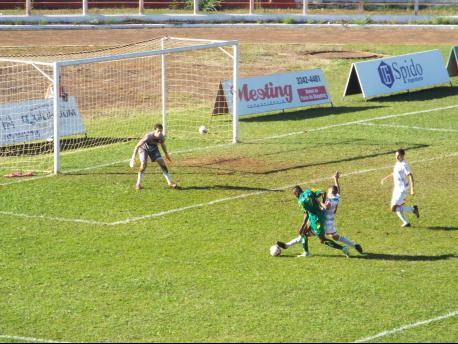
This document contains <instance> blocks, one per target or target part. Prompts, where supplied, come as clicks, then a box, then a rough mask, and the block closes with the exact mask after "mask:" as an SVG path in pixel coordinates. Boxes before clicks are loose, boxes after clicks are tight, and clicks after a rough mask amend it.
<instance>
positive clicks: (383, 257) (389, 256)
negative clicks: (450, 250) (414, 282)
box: [351, 252, 457, 262]
mask: <svg viewBox="0 0 458 344" xmlns="http://www.w3.org/2000/svg"><path fill="white" fill-rule="evenodd" d="M351 258H355V259H371V260H372V259H376V260H394V261H396V260H403V261H410V262H418V261H436V260H447V259H450V258H457V256H456V255H455V254H441V255H439V256H425V255H416V256H413V255H405V254H400V255H396V254H384V253H370V252H367V253H365V254H363V255H360V256H352V257H351Z"/></svg>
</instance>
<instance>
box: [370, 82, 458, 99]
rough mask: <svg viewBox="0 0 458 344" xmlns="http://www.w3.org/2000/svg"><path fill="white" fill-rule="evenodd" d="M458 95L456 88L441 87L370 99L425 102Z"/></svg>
mask: <svg viewBox="0 0 458 344" xmlns="http://www.w3.org/2000/svg"><path fill="white" fill-rule="evenodd" d="M456 95H458V87H450V86H441V87H435V88H428V89H424V90H418V91H415V90H412V91H410V92H404V93H400V94H393V95H388V96H383V97H375V98H370V99H369V100H374V101H377V102H380V103H384V102H410V101H425V100H433V99H441V98H447V97H450V96H456Z"/></svg>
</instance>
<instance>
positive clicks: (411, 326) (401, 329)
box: [353, 310, 458, 343]
mask: <svg viewBox="0 0 458 344" xmlns="http://www.w3.org/2000/svg"><path fill="white" fill-rule="evenodd" d="M456 315H458V310H455V311H453V312H450V313H447V314H444V315H441V316H438V317H436V318H432V319H429V320H422V321H418V322H416V323H413V324H409V325H404V326H401V327H399V328H395V329H393V330H389V331H383V332H380V333H378V334H376V335H374V336H370V337H366V338H362V339H358V340H355V341H354V342H353V343H365V342H368V341H371V340H373V339H376V338H380V337H384V336H387V335H389V334H392V333H396V332H401V331H404V330H408V329H410V328H414V327H418V326H421V325H426V324H429V323H432V322H434V321H439V320H442V319H446V318H450V317H454V316H456Z"/></svg>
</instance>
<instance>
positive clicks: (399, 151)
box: [396, 148, 406, 155]
mask: <svg viewBox="0 0 458 344" xmlns="http://www.w3.org/2000/svg"><path fill="white" fill-rule="evenodd" d="M396 153H398V154H399V155H406V151H405V150H404V149H403V148H399V149H398V150H397V151H396Z"/></svg>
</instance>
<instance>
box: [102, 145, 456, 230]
mask: <svg viewBox="0 0 458 344" xmlns="http://www.w3.org/2000/svg"><path fill="white" fill-rule="evenodd" d="M456 156H458V152H454V153H451V154H448V155H442V156H439V157H435V158H429V159H423V160H416V161H411V164H414V163H422V162H429V161H434V160H441V159H447V158H451V157H456ZM391 168H393V165H388V166H383V167H378V168H370V169H364V170H356V171H351V172H348V173H343V174H342V177H349V176H353V175H358V174H364V173H370V172H375V171H380V170H385V169H391ZM329 179H332V177H321V178H317V179H312V180H308V181H302V182H298V183H295V184H290V185H286V186H280V187H276V188H271V189H270V190H263V191H256V192H251V193H245V194H241V195H237V196H233V197H226V198H220V199H216V200H213V201H210V202H207V203H199V204H193V205H189V206H185V207H181V208H175V209H170V210H165V211H161V212H159V213H154V214H148V215H143V216H137V217H132V218H128V219H125V220H121V221H115V222H111V223H110V224H109V225H110V226H117V225H122V224H128V223H131V222H136V221H140V220H146V219H150V218H156V217H162V216H165V215H169V214H173V213H178V212H182V211H185V210H189V209H194V208H202V207H205V206H211V205H214V204H218V203H223V202H227V201H234V200H238V199H242V198H247V197H251V196H258V195H263V194H266V193H269V192H275V191H283V190H286V189H290V188H293V187H294V186H295V185H300V184H310V183H317V182H321V181H325V180H329Z"/></svg>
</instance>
